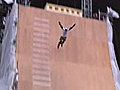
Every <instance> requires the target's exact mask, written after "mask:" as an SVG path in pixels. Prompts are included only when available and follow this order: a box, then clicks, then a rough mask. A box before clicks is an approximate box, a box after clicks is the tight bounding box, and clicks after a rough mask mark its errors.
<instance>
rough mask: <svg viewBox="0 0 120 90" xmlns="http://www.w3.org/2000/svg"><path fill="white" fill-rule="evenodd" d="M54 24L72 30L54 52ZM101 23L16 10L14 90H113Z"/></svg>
mask: <svg viewBox="0 0 120 90" xmlns="http://www.w3.org/2000/svg"><path fill="white" fill-rule="evenodd" d="M58 21H61V23H62V24H63V25H64V26H66V27H70V26H71V25H72V24H74V23H76V26H75V28H73V30H71V31H70V32H69V33H68V37H67V40H66V42H65V44H64V47H62V48H60V49H59V50H58V49H57V43H58V41H59V38H60V36H61V33H62V30H61V29H60V27H59V25H58ZM106 29H107V28H106V24H105V23H104V22H101V21H97V20H93V19H86V18H80V17H75V16H69V15H64V14H57V13H52V12H48V11H45V10H41V9H37V8H30V7H24V6H19V27H18V37H17V59H18V65H19V84H18V88H19V89H18V90H115V86H114V81H113V75H112V71H111V66H110V58H109V52H108V44H107V32H106V31H107V30H106Z"/></svg>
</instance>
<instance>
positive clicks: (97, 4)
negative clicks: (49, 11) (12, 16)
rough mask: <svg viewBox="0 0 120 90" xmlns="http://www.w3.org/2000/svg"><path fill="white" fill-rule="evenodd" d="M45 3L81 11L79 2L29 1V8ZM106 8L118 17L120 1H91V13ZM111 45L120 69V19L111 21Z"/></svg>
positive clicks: (40, 6)
mask: <svg viewBox="0 0 120 90" xmlns="http://www.w3.org/2000/svg"><path fill="white" fill-rule="evenodd" d="M46 2H50V3H54V4H59V5H64V6H69V7H73V8H78V9H81V0H31V6H35V7H38V8H44V6H45V4H46ZM107 6H110V7H111V8H112V9H114V10H116V11H117V12H118V13H119V15H120V0H92V11H93V13H96V12H98V9H100V11H102V12H106V11H107V9H106V7H107ZM113 43H114V46H115V53H116V57H117V62H118V65H119V68H120V19H114V21H113Z"/></svg>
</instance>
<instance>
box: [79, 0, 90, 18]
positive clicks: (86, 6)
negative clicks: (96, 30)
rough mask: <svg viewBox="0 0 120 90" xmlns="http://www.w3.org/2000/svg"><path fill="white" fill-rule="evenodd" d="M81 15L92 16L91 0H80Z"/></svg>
mask: <svg viewBox="0 0 120 90" xmlns="http://www.w3.org/2000/svg"><path fill="white" fill-rule="evenodd" d="M81 6H82V7H81V8H82V12H83V17H87V18H91V17H92V0H81Z"/></svg>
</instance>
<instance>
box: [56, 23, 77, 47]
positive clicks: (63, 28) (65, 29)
mask: <svg viewBox="0 0 120 90" xmlns="http://www.w3.org/2000/svg"><path fill="white" fill-rule="evenodd" d="M59 25H60V27H61V29H62V36H61V37H60V41H59V43H58V46H57V48H58V49H59V47H60V45H61V47H63V44H64V42H65V41H66V37H67V33H68V31H70V30H72V28H73V27H74V26H75V25H76V24H73V25H72V26H71V27H70V28H65V27H63V26H62V24H61V22H60V21H59Z"/></svg>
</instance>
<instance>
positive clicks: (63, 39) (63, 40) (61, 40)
mask: <svg viewBox="0 0 120 90" xmlns="http://www.w3.org/2000/svg"><path fill="white" fill-rule="evenodd" d="M65 41H66V37H63V36H61V37H60V41H59V43H58V46H57V48H58V49H59V47H60V45H61V47H62V46H63V44H64V42H65Z"/></svg>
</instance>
